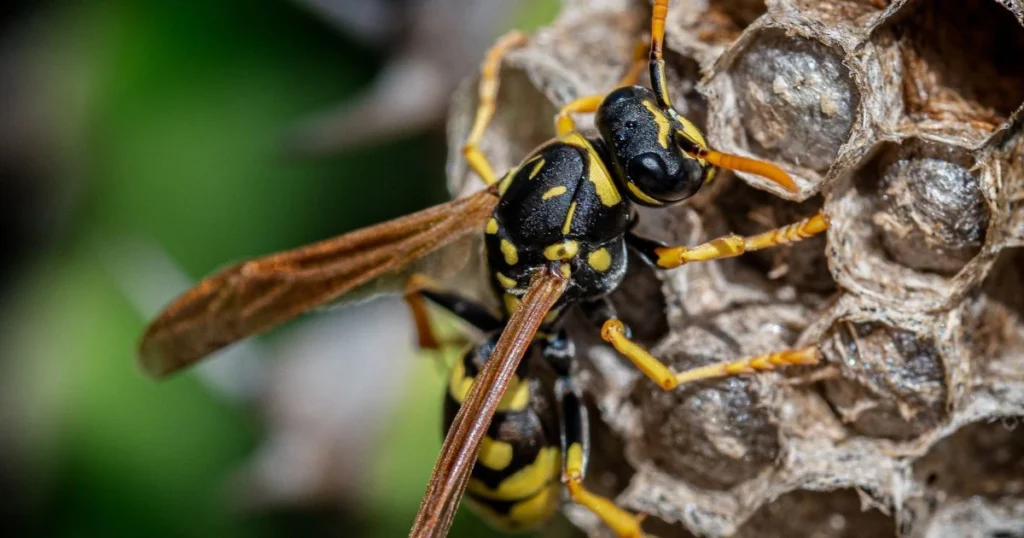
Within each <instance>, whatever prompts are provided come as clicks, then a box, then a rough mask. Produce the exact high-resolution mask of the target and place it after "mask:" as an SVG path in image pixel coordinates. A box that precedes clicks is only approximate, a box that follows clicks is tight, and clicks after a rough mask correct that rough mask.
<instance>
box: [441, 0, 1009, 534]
mask: <svg viewBox="0 0 1024 538" xmlns="http://www.w3.org/2000/svg"><path fill="white" fill-rule="evenodd" d="M649 14H650V2H649V1H644V0H566V1H565V2H564V7H563V10H562V12H561V14H560V15H559V17H558V18H557V20H556V21H555V22H554V23H553V24H552V25H551V26H549V27H547V28H544V29H541V30H540V31H538V32H537V33H536V34H535V35H533V36H532V37H531V38H530V40H529V42H528V43H527V44H526V45H525V46H524V47H523V48H521V49H519V50H516V51H514V52H512V53H511V54H510V55H509V56H508V58H507V60H506V62H505V69H504V71H503V74H502V79H501V83H502V88H501V92H500V96H499V109H498V110H499V111H498V113H497V115H496V118H495V122H494V124H493V125H492V126H491V127H490V128H489V130H488V132H487V134H486V136H485V138H484V140H483V144H482V147H483V150H484V151H485V152H487V153H488V154H489V155H490V156H491V157H492V162H494V164H495V165H496V168H497V169H498V170H499V172H500V171H503V170H505V169H507V168H509V167H511V166H514V165H515V164H516V163H517V162H518V161H519V159H520V158H522V157H523V156H524V155H525V154H526V153H527V152H528V151H529V150H530V149H531V148H532V147H533V146H534V145H536V144H537V143H539V142H541V141H543V140H545V139H547V138H549V137H550V136H552V134H553V128H552V119H553V114H554V112H555V110H556V109H557V108H558V107H559V106H561V105H563V104H565V103H567V102H568V101H570V100H572V99H574V98H576V97H579V96H582V95H587V94H592V93H596V92H600V91H604V90H607V89H609V88H611V87H612V85H613V84H614V83H615V82H616V81H617V80H618V79H619V78H620V77H621V76H622V74H623V73H624V71H625V69H626V67H627V65H628V63H629V59H630V55H631V50H632V47H633V45H634V44H635V43H636V42H637V40H640V39H643V38H644V35H645V32H646V30H647V23H648V17H649ZM1022 20H1024V3H1022V2H1021V1H1020V0H964V1H960V0H928V1H926V0H910V1H908V0H822V1H810V0H776V1H772V2H761V1H755V0H710V1H698V0H672V2H671V8H670V11H669V20H668V21H667V38H666V47H667V50H666V64H667V68H668V80H669V90H670V93H671V94H672V96H673V98H674V101H675V103H676V106H677V108H678V109H679V112H680V113H682V114H683V115H686V116H688V117H690V118H691V119H693V120H694V122H695V123H696V124H697V125H698V126H700V127H701V128H703V129H705V131H706V133H707V135H708V139H709V141H710V143H711V145H712V146H714V147H716V148H717V149H721V150H723V151H728V152H731V153H738V154H741V155H747V156H751V157H755V158H760V159H767V160H771V161H773V162H776V163H778V164H779V165H780V166H782V167H783V168H785V169H786V170H787V171H788V172H790V174H791V175H792V176H793V177H794V178H795V180H796V181H797V184H798V186H799V193H797V194H795V195H792V194H788V193H782V192H779V191H778V189H776V188H775V187H773V186H771V185H768V184H767V183H766V182H764V181H763V180H761V179H760V178H757V177H754V176H748V175H746V174H731V173H727V172H723V173H721V174H720V176H719V179H718V180H716V181H715V183H714V184H712V185H711V186H709V187H707V188H706V189H704V191H702V192H701V193H700V194H698V195H697V196H696V197H694V198H693V199H692V200H691V201H690V202H689V203H687V204H684V205H682V206H677V207H672V208H668V209H643V210H641V211H640V224H639V231H640V232H642V233H643V234H645V235H648V236H653V237H655V238H658V239H660V240H663V241H666V242H669V243H673V244H688V245H692V244H697V243H699V242H701V241H704V240H707V239H710V238H713V237H717V236H720V235H722V234H725V233H729V232H736V233H741V234H753V233H757V232H759V231H763V230H766V229H769V228H771V227H775V226H780V225H784V224H787V223H789V222H793V221H796V220H799V219H800V218H803V217H806V216H808V215H811V214H813V213H814V212H815V211H818V210H819V209H822V208H823V209H824V210H825V212H826V213H827V214H828V215H829V217H830V219H831V227H830V229H829V231H828V233H827V236H826V235H823V236H821V237H817V238H815V239H813V240H811V241H807V242H805V243H802V244H799V245H794V246H791V247H786V248H779V249H772V250H765V251H762V252H757V253H752V254H747V255H745V256H741V257H738V258H732V259H727V260H722V261H719V262H713V263H704V264H691V265H686V266H683V267H680V268H678V269H675V270H672V271H653V270H651V269H649V268H647V267H643V266H641V265H640V264H639V263H637V262H636V260H632V264H633V267H632V268H631V270H630V274H629V277H628V278H627V279H626V281H625V282H624V283H623V285H622V286H621V287H620V288H619V289H618V290H617V291H616V292H615V293H614V294H613V295H612V297H611V298H612V300H613V302H615V304H616V305H617V307H618V309H619V311H620V312H621V314H622V317H623V318H624V319H625V320H626V321H627V322H628V323H629V324H630V325H631V326H633V327H634V328H635V329H636V332H637V335H638V339H639V340H640V341H641V342H642V343H643V344H644V345H645V346H647V347H648V348H649V349H651V350H652V352H653V353H654V354H655V355H657V356H658V357H660V358H662V359H663V360H664V361H665V362H666V363H668V364H669V365H670V366H672V367H673V368H675V369H683V368H688V367H693V366H698V365H701V364H706V363H710V362H714V361H721V360H726V359H730V358H738V357H741V356H748V355H754V354H759V353H764V352H769V351H774V350H778V349H780V348H786V347H793V346H802V345H810V344H817V345H819V346H820V348H821V349H822V351H823V354H824V361H823V364H821V365H819V366H816V367H800V368H790V369H786V370H780V371H775V372H768V373H761V374H757V375H752V376H746V377H739V378H733V379H728V380H717V381H707V382H702V383H697V384H694V385H691V386H684V387H682V388H680V389H678V390H675V391H671V392H664V391H662V390H661V389H659V388H657V387H656V386H655V385H654V384H653V383H651V382H650V381H649V380H647V379H646V378H645V377H643V376H642V374H640V373H638V372H637V371H636V369H635V368H633V366H632V365H631V364H630V363H628V362H627V361H624V360H623V359H622V358H620V357H619V356H618V355H617V354H616V353H615V352H614V351H613V350H611V349H610V348H608V347H607V346H606V345H604V344H603V343H602V342H601V340H600V338H599V337H598V336H597V333H596V330H595V329H594V328H593V327H590V326H589V325H588V324H587V323H585V322H583V321H582V320H580V319H573V320H571V324H570V330H571V331H572V332H573V334H574V335H575V336H576V338H577V340H578V343H579V348H578V353H579V357H580V359H581V360H580V364H579V372H578V377H579V380H580V382H581V385H583V386H584V387H585V389H586V391H587V396H588V398H589V400H590V401H591V402H592V405H593V407H592V413H591V420H593V421H597V422H598V424H596V425H595V426H594V427H593V430H594V432H595V434H594V437H595V438H594V443H595V445H596V446H597V447H598V448H597V450H596V451H595V456H594V461H593V462H592V465H593V466H594V469H596V470H595V472H593V473H592V474H591V476H589V477H588V481H589V482H590V484H591V486H592V487H594V488H595V489H596V490H599V491H601V492H603V493H606V494H608V495H612V496H614V498H615V500H616V502H617V503H618V504H619V505H621V506H623V507H625V508H628V509H631V510H634V511H637V512H643V513H646V514H649V517H648V519H647V521H646V522H645V524H644V528H645V529H646V531H647V532H648V533H649V534H650V535H654V536H661V537H663V538H665V537H681V538H689V537H693V536H702V537H703V536H712V537H719V536H721V537H725V536H740V537H753V536H758V537H762V536H767V537H772V536H780V537H781V536H787V537H788V536H814V537H823V538H825V537H850V538H852V537H859V536H871V537H882V536H897V535H898V536H907V537H920V538H953V537H957V538H959V537H963V536H972V537H973V536H976V537H979V538H981V537H984V538H997V537H1018V536H1024V483H1022V482H1021V477H1022V476H1024V468H1021V467H1020V462H1021V461H1024V452H1022V451H1021V450H1022V448H1021V447H1022V446H1024V445H1022V437H1021V436H1022V435H1024V424H1022V417H1024V284H1022V283H1024V254H1022V253H1024V169H1022V168H1024V117H1022V115H1024V112H1022V110H1024V109H1022V107H1024V69H1022V68H1021V65H1022V64H1021V60H1020V58H1022V57H1024V25H1022V22H1021V21H1022ZM475 82H476V81H475V80H471V81H467V83H466V84H465V85H464V86H463V88H462V90H461V91H460V92H459V93H458V94H457V95H456V96H455V100H454V106H453V109H452V112H451V121H450V132H449V141H450V145H451V147H452V153H451V159H450V166H449V172H450V182H451V186H452V190H453V193H463V192H466V191H467V190H474V189H476V188H479V183H478V180H477V179H476V178H474V177H471V175H470V174H469V173H468V171H467V168H466V166H465V164H464V163H463V162H462V160H461V156H460V155H459V152H458V149H459V147H460V146H461V145H462V142H463V140H464V138H465V136H466V134H467V131H468V126H469V122H470V121H471V119H472V115H473V112H474V106H475V99H476V97H475ZM644 83H646V80H645V81H644ZM578 123H579V124H580V125H581V127H582V128H583V129H584V130H585V131H586V132H587V133H588V134H593V130H592V124H591V122H590V119H589V118H587V117H585V116H581V117H579V118H578ZM480 282H481V283H482V282H485V279H484V278H483V277H481V278H480ZM565 513H566V515H567V516H568V518H569V520H570V521H571V522H572V523H574V524H575V525H576V526H577V527H578V528H579V529H580V532H581V533H584V534H587V535H589V536H594V537H604V536H610V534H609V533H608V531H607V529H604V528H603V527H602V526H601V525H600V524H599V523H598V521H596V519H595V518H594V517H592V515H590V514H589V513H587V512H586V511H585V510H582V509H579V507H574V506H569V507H567V508H566V510H565Z"/></svg>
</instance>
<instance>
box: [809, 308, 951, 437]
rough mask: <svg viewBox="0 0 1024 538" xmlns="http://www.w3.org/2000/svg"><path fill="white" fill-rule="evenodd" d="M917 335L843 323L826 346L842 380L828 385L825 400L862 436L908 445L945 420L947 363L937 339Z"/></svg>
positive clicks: (836, 326) (874, 323)
mask: <svg viewBox="0 0 1024 538" xmlns="http://www.w3.org/2000/svg"><path fill="white" fill-rule="evenodd" d="M889 323H891V322H889ZM907 324H908V325H911V323H910V322H908V323H907ZM917 329H918V330H912V329H911V328H909V327H899V326H894V325H891V324H887V323H882V322H878V321H871V320H867V319H858V320H857V321H853V320H851V319H848V318H844V319H840V320H838V321H837V322H836V323H835V324H834V325H833V326H832V328H831V329H830V330H829V332H828V334H827V335H826V337H825V338H824V339H823V340H822V343H821V347H822V351H823V352H824V354H825V356H826V359H827V361H828V362H829V363H830V364H835V365H837V366H839V368H840V369H841V370H842V374H843V375H842V376H841V377H839V378H836V379H830V380H826V381H824V382H823V388H824V394H825V398H826V399H827V400H828V401H829V403H830V404H831V405H832V407H833V409H835V411H836V413H837V414H838V415H839V416H840V417H841V418H842V419H843V421H844V422H847V423H849V424H850V426H851V427H852V428H853V429H854V430H856V431H857V432H859V433H861V434H863V435H867V436H871V437H883V438H887V439H894V440H901V441H902V440H909V439H913V438H915V437H917V436H919V435H921V434H922V433H924V432H926V431H928V430H930V429H932V428H934V427H936V426H937V425H939V423H940V422H941V421H942V420H944V419H945V418H946V416H947V413H948V412H947V409H946V398H947V390H946V385H945V380H946V371H945V366H944V361H943V359H942V356H941V354H940V352H939V349H938V345H937V343H936V342H935V339H934V337H933V336H932V335H931V334H928V333H922V332H921V328H920V327H917Z"/></svg>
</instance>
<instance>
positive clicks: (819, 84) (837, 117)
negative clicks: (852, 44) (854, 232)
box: [727, 28, 860, 172]
mask: <svg viewBox="0 0 1024 538" xmlns="http://www.w3.org/2000/svg"><path fill="white" fill-rule="evenodd" d="M727 74H728V76H729V77H730V78H731V80H732V87H733V90H734V91H735V99H736V107H737V109H738V110H737V112H738V116H739V118H740V121H741V122H742V126H743V131H742V133H736V135H738V136H743V137H745V138H746V140H744V141H739V140H737V141H736V144H737V145H738V146H740V147H748V148H749V150H750V151H751V152H752V153H754V154H756V155H759V156H761V157H763V158H767V159H769V160H782V161H786V162H789V163H792V164H794V165H796V166H799V167H802V168H806V169H810V170H815V171H818V172H823V171H825V170H827V169H828V168H829V166H831V164H832V161H833V160H834V159H835V158H836V156H837V155H838V153H839V147H840V146H842V145H843V143H845V142H846V140H847V139H848V138H849V135H850V132H851V130H852V128H853V123H854V121H855V119H856V117H857V109H858V105H859V103H860V93H859V91H858V89H857V87H856V85H855V83H854V81H853V79H852V78H851V74H850V71H849V69H848V68H847V67H846V66H845V65H844V64H843V54H842V52H841V51H839V50H836V49H834V48H832V47H830V46H828V45H827V44H825V43H822V42H820V41H816V40H812V39H808V38H804V37H799V36H796V35H791V34H789V33H788V32H786V31H785V30H782V29H778V28H765V29H761V30H759V31H758V32H757V34H756V35H754V37H753V38H751V39H750V40H749V41H747V42H746V43H745V44H744V45H742V49H741V50H739V51H737V52H736V57H735V60H734V61H733V63H732V64H731V65H730V66H729V67H728V70H727Z"/></svg>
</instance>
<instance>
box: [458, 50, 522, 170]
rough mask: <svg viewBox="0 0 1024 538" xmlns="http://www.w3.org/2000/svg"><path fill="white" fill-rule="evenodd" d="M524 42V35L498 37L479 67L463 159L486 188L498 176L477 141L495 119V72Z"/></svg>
mask: <svg viewBox="0 0 1024 538" xmlns="http://www.w3.org/2000/svg"><path fill="white" fill-rule="evenodd" d="M525 42H526V35H525V34H523V33H522V32H517V31H512V32H509V33H507V34H505V35H503V36H501V37H500V38H499V39H498V41H497V42H495V43H494V46H493V47H491V50H490V51H488V52H487V56H486V57H485V58H484V61H483V64H481V66H480V87H479V90H478V91H479V101H480V103H479V104H478V105H477V108H476V116H475V117H474V118H473V128H472V129H471V130H470V131H469V137H468V138H467V139H466V143H465V145H463V146H462V155H463V156H464V157H465V158H466V161H467V162H468V163H469V167H470V168H472V169H473V171H474V172H476V173H477V175H478V176H480V178H481V179H483V180H484V183H486V184H488V185H494V184H495V183H497V182H498V176H496V175H495V174H494V167H492V166H491V163H490V161H488V160H487V156H486V155H484V152H482V151H480V147H479V145H478V144H479V143H480V139H481V138H483V136H484V131H485V130H486V129H487V124H488V123H490V122H491V118H492V117H493V116H494V109H495V100H496V99H497V97H498V69H499V68H500V67H501V59H502V57H503V56H505V53H506V52H508V50H509V49H511V48H513V47H518V46H520V45H522V44H523V43H525Z"/></svg>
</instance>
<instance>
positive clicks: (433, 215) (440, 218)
mask: <svg viewBox="0 0 1024 538" xmlns="http://www.w3.org/2000/svg"><path fill="white" fill-rule="evenodd" d="M497 202H498V197H497V195H496V193H495V190H494V189H493V188H492V189H487V190H485V191H481V192H478V193H476V194H472V195H470V196H466V197H463V198H459V199H456V200H453V201H451V202H448V203H445V204H440V205H436V206H433V207H430V208H427V209H424V210H422V211H419V212H416V213H412V214H410V215H406V216H404V217H400V218H397V219H394V220H391V221H388V222H384V223H381V224H377V225H375V226H370V227H367V228H363V229H361V230H356V231H354V232H351V233H348V234H345V235H342V236H339V237H335V238H332V239H327V240H324V241H320V242H318V243H313V244H311V245H307V246H304V247H300V248H297V249H294V250H289V251H285V252H280V253H277V254H272V255H270V256H267V257H264V258H258V259H254V260H250V261H246V262H242V263H239V264H237V265H234V266H231V267H229V268H227V269H224V270H223V271H220V272H219V273H216V274H214V275H213V276H210V277H207V278H205V279H203V280H202V281H201V282H199V284H197V285H196V286H195V287H193V288H192V289H190V290H188V291H187V292H185V293H184V294H182V295H181V296H179V297H178V298H177V299H175V300H174V301H173V302H172V303H171V304H170V305H169V306H167V307H166V308H165V309H164V311H163V312H162V313H160V314H159V315H158V316H157V317H156V319H154V320H153V322H152V323H150V325H149V326H148V327H147V328H146V332H145V333H144V334H143V335H142V340H141V342H140V343H139V353H138V360H139V362H140V364H141V365H142V367H143V369H145V371H146V372H147V373H149V374H151V375H154V376H164V375H167V374H170V373H172V372H174V371H177V370H179V369H181V368H184V367H186V366H188V365H190V364H192V363H194V362H197V361H198V360H200V359H202V358H203V357H205V356H206V355H208V354H210V353H212V352H214V351H216V350H218V349H220V348H222V347H224V346H226V345H228V344H231V343H233V342H235V341H238V340H241V339H242V338H245V337H247V336H251V335H254V334H258V333H261V332H264V331H266V330H268V329H271V328H273V327H274V326H276V325H280V324H281V323H284V322H285V321H288V320H289V319H291V318H294V317H295V316H298V315H299V314H302V313H303V312H306V311H308V310H310V309H313V308H316V307H318V306H322V305H325V304H328V303H331V302H333V301H336V300H338V299H339V298H341V297H342V296H343V295H345V294H347V293H349V292H351V291H353V290H355V289H356V288H360V287H362V289H364V290H365V289H368V288H372V289H374V290H377V288H378V286H376V285H375V282H374V281H375V280H377V279H381V278H382V277H384V278H385V279H386V277H387V276H388V275H393V274H394V273H396V272H398V271H400V270H401V269H403V268H405V267H407V266H409V265H410V264H412V263H414V262H417V261H418V260H424V259H426V257H427V255H428V254H430V253H432V252H434V251H436V250H438V249H440V248H442V247H445V246H447V245H450V244H453V243H455V242H457V241H458V240H460V239H464V238H465V237H466V236H467V235H469V234H471V233H472V232H474V231H477V230H479V229H480V228H481V227H482V226H483V224H484V222H486V220H487V218H488V217H489V216H490V214H491V212H492V211H493V209H494V206H495V205H496V204H497ZM378 291H379V290H378Z"/></svg>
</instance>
